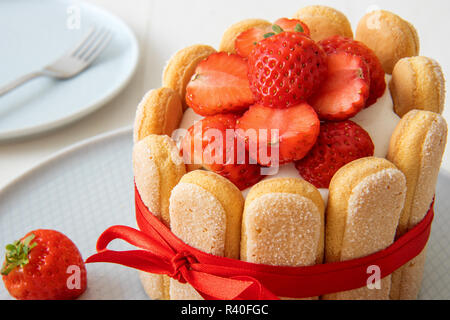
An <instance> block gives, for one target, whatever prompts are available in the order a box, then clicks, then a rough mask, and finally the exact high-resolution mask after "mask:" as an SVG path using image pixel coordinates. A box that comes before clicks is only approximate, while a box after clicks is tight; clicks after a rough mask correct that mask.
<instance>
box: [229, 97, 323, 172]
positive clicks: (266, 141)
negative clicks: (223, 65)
mask: <svg viewBox="0 0 450 320" xmlns="http://www.w3.org/2000/svg"><path fill="white" fill-rule="evenodd" d="M237 128H238V129H240V130H237V132H236V134H237V136H238V138H239V139H241V140H244V141H246V144H247V148H248V150H250V151H251V150H255V149H256V150H258V157H257V159H258V162H259V163H260V164H261V165H263V166H268V165H272V163H268V161H267V160H265V159H262V158H261V157H260V156H261V155H262V154H264V155H266V154H267V155H270V156H271V157H273V155H271V154H270V151H269V149H271V148H272V147H274V146H276V147H277V151H278V152H279V155H278V156H279V164H284V163H288V162H292V161H296V160H300V159H302V158H303V157H304V156H305V155H306V154H307V153H308V151H309V150H310V149H311V148H312V147H313V146H314V144H315V142H316V139H317V136H318V134H319V130H320V122H319V118H318V117H317V114H316V113H315V112H314V110H313V108H311V107H310V106H309V105H308V104H306V103H301V104H299V105H297V106H293V107H290V108H284V109H276V108H270V107H265V106H262V105H254V106H251V107H250V109H249V110H248V111H247V112H246V113H245V114H244V115H243V116H242V118H240V119H239V120H238V123H237ZM249 129H253V130H255V131H256V132H255V134H256V139H249V138H248V135H244V133H245V132H248V130H249ZM261 129H262V130H264V131H262V130H261ZM274 129H275V130H278V137H277V136H274V135H273V132H272V130H274ZM250 156H251V157H252V158H256V157H255V156H254V154H253V152H250Z"/></svg>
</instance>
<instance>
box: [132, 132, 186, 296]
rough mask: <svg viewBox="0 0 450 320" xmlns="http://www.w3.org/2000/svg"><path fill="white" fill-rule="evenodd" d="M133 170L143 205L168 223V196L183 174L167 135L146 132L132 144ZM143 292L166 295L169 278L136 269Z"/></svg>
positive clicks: (177, 155)
mask: <svg viewBox="0 0 450 320" xmlns="http://www.w3.org/2000/svg"><path fill="white" fill-rule="evenodd" d="M133 170H134V177H135V182H136V187H137V189H138V191H139V194H140V195H141V198H142V201H143V202H144V204H145V205H146V206H147V208H148V209H149V210H150V212H152V213H153V214H154V215H155V216H157V217H158V218H159V219H160V220H162V221H163V222H164V223H165V224H166V225H169V196H170V192H171V190H172V188H173V187H174V186H175V185H176V184H177V183H178V181H179V180H180V179H181V177H182V176H183V175H184V174H185V172H186V169H185V166H184V163H183V159H182V158H181V157H180V156H179V152H178V148H177V147H176V145H175V143H174V142H173V141H172V140H171V139H170V138H169V137H167V136H159V135H150V136H148V137H146V138H145V139H143V140H141V141H139V142H138V143H137V144H135V146H134V149H133ZM139 275H140V279H141V282H142V285H143V287H144V290H145V292H146V293H147V295H148V296H149V297H150V298H151V299H169V295H168V294H169V286H168V284H169V278H168V277H166V276H163V275H158V274H149V273H144V272H140V273H139Z"/></svg>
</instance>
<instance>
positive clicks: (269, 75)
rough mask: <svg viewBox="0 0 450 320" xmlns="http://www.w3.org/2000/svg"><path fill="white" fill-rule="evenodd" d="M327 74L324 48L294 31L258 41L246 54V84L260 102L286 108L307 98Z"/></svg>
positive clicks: (268, 105)
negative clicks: (248, 83)
mask: <svg viewBox="0 0 450 320" xmlns="http://www.w3.org/2000/svg"><path fill="white" fill-rule="evenodd" d="M326 75H327V57H326V54H325V52H324V51H323V50H322V49H321V48H320V47H319V46H318V45H317V44H316V43H315V42H314V41H313V40H311V39H309V38H308V37H305V36H304V35H302V34H301V33H298V32H281V33H278V34H276V35H274V36H271V37H269V38H267V39H265V40H263V41H261V42H259V43H258V44H257V45H256V47H255V49H254V50H253V51H252V53H251V54H250V56H249V58H248V76H249V80H250V88H251V90H252V91H253V93H254V95H255V97H256V98H257V101H259V103H261V104H262V105H264V106H267V107H273V108H288V107H292V106H295V105H297V104H299V103H300V102H303V101H305V100H306V99H308V98H309V97H310V96H311V95H312V94H313V93H314V92H315V91H316V90H317V89H318V88H319V86H320V84H321V83H322V82H323V80H324V79H325V77H326Z"/></svg>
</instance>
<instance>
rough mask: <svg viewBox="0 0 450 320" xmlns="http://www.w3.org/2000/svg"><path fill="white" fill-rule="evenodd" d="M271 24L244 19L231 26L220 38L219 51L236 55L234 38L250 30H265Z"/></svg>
mask: <svg viewBox="0 0 450 320" xmlns="http://www.w3.org/2000/svg"><path fill="white" fill-rule="evenodd" d="M270 26H271V23H270V22H269V21H266V20H262V19H246V20H242V21H240V22H237V23H235V24H233V25H232V26H231V27H229V28H228V29H227V30H226V31H225V33H224V34H223V36H222V40H221V41H220V46H219V51H223V52H228V53H236V49H235V46H234V43H235V42H236V38H237V37H238V36H239V35H240V34H241V33H242V32H244V31H247V30H248V29H251V28H262V29H264V28H266V27H270Z"/></svg>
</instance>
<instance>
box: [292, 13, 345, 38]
mask: <svg viewBox="0 0 450 320" xmlns="http://www.w3.org/2000/svg"><path fill="white" fill-rule="evenodd" d="M294 18H295V19H299V20H301V21H303V22H305V23H306V24H307V25H308V27H309V29H310V31H311V39H313V40H314V41H320V40H323V39H326V38H329V37H331V36H334V35H340V36H343V37H347V38H353V31H352V27H351V25H350V22H349V21H348V19H347V17H346V16H345V15H344V14H343V13H342V12H340V11H338V10H336V9H333V8H330V7H326V6H318V5H314V6H307V7H304V8H302V9H300V10H299V11H297V13H296V14H295V15H294Z"/></svg>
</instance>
